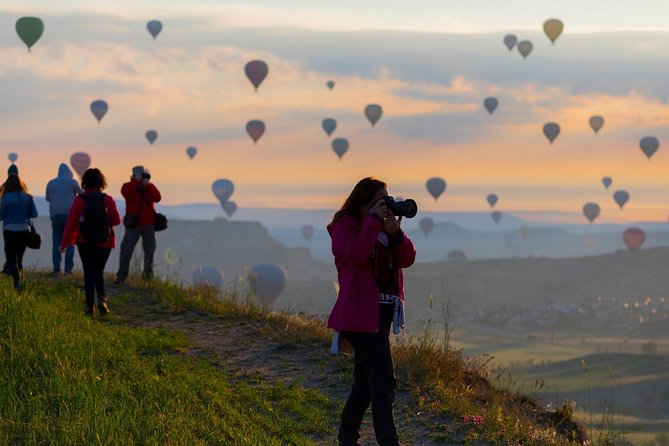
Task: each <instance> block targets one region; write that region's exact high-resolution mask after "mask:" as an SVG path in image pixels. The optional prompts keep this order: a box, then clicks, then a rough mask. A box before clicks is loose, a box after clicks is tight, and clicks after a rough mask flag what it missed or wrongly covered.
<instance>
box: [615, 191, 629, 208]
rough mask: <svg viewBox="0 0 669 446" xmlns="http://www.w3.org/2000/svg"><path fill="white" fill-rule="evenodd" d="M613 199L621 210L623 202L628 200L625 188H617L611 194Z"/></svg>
mask: <svg viewBox="0 0 669 446" xmlns="http://www.w3.org/2000/svg"><path fill="white" fill-rule="evenodd" d="M613 199H614V200H615V202H616V203H618V206H620V210H622V209H623V206H625V203H627V202H628V201H629V199H630V194H629V193H628V192H627V191H625V190H618V191H616V192H615V193H614V194H613Z"/></svg>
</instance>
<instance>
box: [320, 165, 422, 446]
mask: <svg viewBox="0 0 669 446" xmlns="http://www.w3.org/2000/svg"><path fill="white" fill-rule="evenodd" d="M386 187H387V186H386V183H384V182H383V181H380V180H378V179H375V178H364V179H362V180H360V181H359V182H358V184H356V185H355V187H354V188H353V191H352V192H351V194H350V195H349V197H348V198H347V199H346V201H345V202H344V205H343V206H342V208H341V209H340V210H339V211H337V213H335V215H334V217H333V219H332V222H331V223H330V224H329V225H328V227H327V229H328V232H329V234H330V237H331V238H332V253H333V254H334V261H335V265H336V267H337V275H338V279H339V294H338V296H337V301H336V302H335V305H334V308H333V310H332V312H331V313H330V317H329V319H328V327H329V328H333V329H335V330H336V331H337V335H336V339H338V338H339V337H343V341H347V342H348V343H349V344H350V346H351V347H352V348H353V352H354V370H353V385H352V388H351V393H350V394H349V396H348V399H347V401H346V405H345V406H344V410H343V411H342V414H341V425H340V428H339V436H338V439H339V444H340V445H342V446H349V445H357V444H358V438H360V434H359V431H360V425H361V424H362V420H363V417H364V415H365V412H366V410H367V408H368V407H369V405H370V403H371V406H372V420H373V424H374V433H375V435H376V441H377V443H378V444H379V445H383V446H396V445H399V444H400V443H399V439H398V434H397V429H396V427H395V421H394V418H393V409H392V406H393V401H394V399H395V388H396V380H395V371H394V367H393V359H392V355H391V351H390V341H389V339H388V337H389V334H390V327H391V323H392V325H393V332H395V333H399V328H400V327H401V326H402V325H403V323H404V322H403V305H404V289H403V288H404V287H403V276H402V268H407V267H409V266H411V265H412V264H413V262H414V260H415V258H416V248H415V247H414V245H413V243H412V242H411V240H410V239H409V238H408V237H407V236H406V234H404V232H403V231H402V229H401V228H400V223H401V220H402V217H399V218H396V217H395V216H394V215H393V214H392V212H390V210H389V209H388V206H387V205H386V202H385V200H384V199H383V197H385V196H387V195H388V190H387V188H386Z"/></svg>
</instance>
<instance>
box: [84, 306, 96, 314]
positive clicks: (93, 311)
mask: <svg viewBox="0 0 669 446" xmlns="http://www.w3.org/2000/svg"><path fill="white" fill-rule="evenodd" d="M86 316H95V307H88V306H87V307H86Z"/></svg>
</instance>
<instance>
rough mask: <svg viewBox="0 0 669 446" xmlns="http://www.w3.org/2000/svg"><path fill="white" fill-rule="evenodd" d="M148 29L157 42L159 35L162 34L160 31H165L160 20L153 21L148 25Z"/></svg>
mask: <svg viewBox="0 0 669 446" xmlns="http://www.w3.org/2000/svg"><path fill="white" fill-rule="evenodd" d="M146 29H148V30H149V33H150V34H151V35H152V36H153V40H156V37H158V34H160V31H162V29H163V24H162V23H160V21H158V20H151V21H150V22H148V23H147V24H146Z"/></svg>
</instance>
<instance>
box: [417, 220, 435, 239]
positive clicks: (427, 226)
mask: <svg viewBox="0 0 669 446" xmlns="http://www.w3.org/2000/svg"><path fill="white" fill-rule="evenodd" d="M418 226H420V230H421V231H423V234H425V235H428V234H430V232H432V229H434V220H432V219H431V218H430V217H423V218H421V219H420V221H419V222H418Z"/></svg>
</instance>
